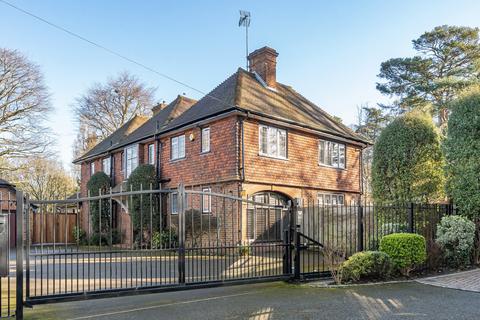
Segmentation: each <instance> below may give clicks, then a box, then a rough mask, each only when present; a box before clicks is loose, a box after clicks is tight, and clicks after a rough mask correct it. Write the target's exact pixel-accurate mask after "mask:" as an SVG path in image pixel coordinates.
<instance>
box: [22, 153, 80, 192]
mask: <svg viewBox="0 0 480 320" xmlns="http://www.w3.org/2000/svg"><path fill="white" fill-rule="evenodd" d="M13 177H14V180H13V181H14V182H15V184H16V185H17V187H18V188H20V189H21V190H23V191H25V192H27V193H28V194H30V196H31V197H32V198H33V199H36V200H54V199H64V198H65V196H70V195H71V194H72V193H74V192H75V191H77V184H76V182H75V179H74V178H73V177H72V176H71V175H70V174H69V173H68V172H67V171H66V170H65V169H64V168H63V167H62V164H61V163H60V162H58V161H56V160H53V159H49V158H46V157H32V158H30V159H28V160H25V165H23V166H21V167H20V169H19V170H18V171H17V172H15V173H14V174H13Z"/></svg>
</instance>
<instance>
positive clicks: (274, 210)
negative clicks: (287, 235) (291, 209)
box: [245, 190, 291, 242]
mask: <svg viewBox="0 0 480 320" xmlns="http://www.w3.org/2000/svg"><path fill="white" fill-rule="evenodd" d="M248 200H250V201H254V202H255V204H252V203H248V204H247V210H246V221H245V224H246V225H245V226H246V228H245V229H246V237H247V239H248V240H249V241H253V242H277V241H282V240H283V238H284V229H285V227H286V226H287V223H288V221H289V220H288V219H289V217H288V209H287V207H288V202H289V201H290V200H291V199H290V197H288V196H287V195H285V194H283V193H281V192H278V191H271V190H263V191H259V192H256V193H254V194H252V195H251V196H248ZM262 204H265V205H262ZM272 206H275V207H272Z"/></svg>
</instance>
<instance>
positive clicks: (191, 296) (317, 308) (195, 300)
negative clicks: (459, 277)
mask: <svg viewBox="0 0 480 320" xmlns="http://www.w3.org/2000/svg"><path fill="white" fill-rule="evenodd" d="M479 299H480V294H479V293H475V292H466V291H460V290H452V289H446V288H440V287H433V286H429V285H424V284H420V283H416V282H408V283H395V284H384V285H370V286H359V287H350V288H337V289H330V288H313V287H309V286H298V285H291V284H286V283H283V282H274V283H262V284H255V285H253V284H250V285H241V286H225V287H217V288H208V289H197V290H189V291H176V292H167V293H158V294H147V295H136V296H128V297H119V298H110V299H101V300H88V301H79V302H69V303H60V304H50V305H39V306H35V307H34V309H33V310H27V311H26V319H182V320H183V319H192V320H193V319H195V320H202V319H255V320H266V319H400V318H406V319H478V315H479V314H480V305H479V304H478V301H479Z"/></svg>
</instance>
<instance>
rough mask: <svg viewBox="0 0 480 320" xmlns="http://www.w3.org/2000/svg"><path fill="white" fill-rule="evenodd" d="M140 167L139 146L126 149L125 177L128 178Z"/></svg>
mask: <svg viewBox="0 0 480 320" xmlns="http://www.w3.org/2000/svg"><path fill="white" fill-rule="evenodd" d="M137 166H138V146H137V145H133V146H129V147H127V148H126V149H125V177H126V178H128V177H129V176H130V174H131V173H132V172H133V170H135V169H136V168H137Z"/></svg>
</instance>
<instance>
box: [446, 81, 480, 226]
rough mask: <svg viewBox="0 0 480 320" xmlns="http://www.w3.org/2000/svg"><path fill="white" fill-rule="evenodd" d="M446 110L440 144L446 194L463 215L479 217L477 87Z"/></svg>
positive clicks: (479, 92) (479, 91) (479, 99)
mask: <svg viewBox="0 0 480 320" xmlns="http://www.w3.org/2000/svg"><path fill="white" fill-rule="evenodd" d="M449 109H450V111H451V113H450V115H449V117H448V134H447V136H446V139H445V142H444V149H445V157H446V159H447V162H446V164H447V165H446V172H447V192H448V194H449V196H451V198H452V199H453V201H454V202H455V204H456V205H457V206H458V208H459V209H460V211H461V214H462V215H463V216H466V217H467V218H469V219H471V220H472V221H475V219H478V218H480V192H479V190H480V179H479V172H480V161H479V159H480V139H479V138H478V137H479V134H480V86H478V85H476V86H471V87H470V88H469V89H468V90H466V91H465V92H463V93H462V94H461V95H460V96H459V97H458V99H456V100H454V101H453V102H452V103H451V104H450V106H449Z"/></svg>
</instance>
